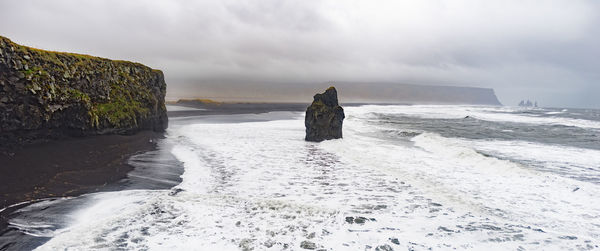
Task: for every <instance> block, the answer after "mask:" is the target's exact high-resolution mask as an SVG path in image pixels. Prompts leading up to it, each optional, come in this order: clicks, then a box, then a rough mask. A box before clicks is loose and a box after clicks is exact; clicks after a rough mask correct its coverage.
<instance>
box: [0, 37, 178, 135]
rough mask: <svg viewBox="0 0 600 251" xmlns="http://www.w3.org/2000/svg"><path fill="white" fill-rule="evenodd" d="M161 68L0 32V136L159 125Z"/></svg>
mask: <svg viewBox="0 0 600 251" xmlns="http://www.w3.org/2000/svg"><path fill="white" fill-rule="evenodd" d="M165 93H166V84H165V81H164V76H163V73H162V72H161V71H159V70H153V69H151V68H149V67H146V66H144V65H141V64H138V63H132V62H126V61H113V60H109V59H104V58H98V57H92V56H87V55H80V54H73V53H61V52H51V51H44V50H39V49H34V48H29V47H25V46H21V45H18V44H15V43H13V42H12V41H10V40H9V39H7V38H5V37H1V36H0V142H1V143H2V144H13V143H28V142H31V141H38V140H39V139H46V138H60V137H62V136H64V135H70V136H82V135H94V134H114V133H118V134H124V133H132V132H135V131H139V130H146V129H149V130H155V131H163V130H164V129H165V128H166V127H167V123H168V118H167V114H166V108H165V104H164V101H165V100H164V99H165Z"/></svg>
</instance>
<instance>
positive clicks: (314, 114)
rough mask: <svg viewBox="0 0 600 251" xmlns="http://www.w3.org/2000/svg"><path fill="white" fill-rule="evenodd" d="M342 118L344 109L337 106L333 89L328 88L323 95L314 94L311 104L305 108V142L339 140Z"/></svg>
mask: <svg viewBox="0 0 600 251" xmlns="http://www.w3.org/2000/svg"><path fill="white" fill-rule="evenodd" d="M344 117H345V116H344V109H343V108H342V107H341V106H339V104H338V98H337V91H336V90H335V87H333V86H332V87H329V88H328V89H327V90H326V91H325V92H324V93H321V94H316V95H315V96H314V100H313V102H312V104H311V105H310V106H309V107H308V108H306V117H305V118H304V126H306V138H305V140H306V141H314V142H320V141H323V140H328V139H339V138H341V137H342V122H343V121H344Z"/></svg>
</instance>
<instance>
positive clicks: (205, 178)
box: [39, 107, 600, 250]
mask: <svg viewBox="0 0 600 251" xmlns="http://www.w3.org/2000/svg"><path fill="white" fill-rule="evenodd" d="M413 108H415V107H413ZM385 109H387V107H386V108H385ZM401 109H405V108H401ZM415 109H417V110H420V112H423V110H422V109H421V108H419V107H416V108H415ZM427 109H428V110H429V111H431V110H432V109H430V108H427ZM441 109H446V108H441ZM447 109H448V110H454V111H456V108H455V107H451V108H447ZM486 109H487V108H486ZM494 109H495V108H494ZM433 110H436V109H433ZM379 111H383V108H379V107H371V108H369V107H366V108H365V107H359V108H348V109H346V113H347V119H346V121H345V122H344V139H340V140H330V141H325V142H321V143H311V142H305V141H304V140H303V137H304V124H303V121H302V119H303V118H296V119H292V120H278V121H267V122H250V123H210V124H206V123H204V124H202V123H187V124H185V125H178V126H174V127H172V128H171V129H170V130H169V135H168V140H172V141H173V142H176V146H175V147H174V148H173V154H174V155H175V156H176V157H177V158H178V159H179V160H180V161H182V162H183V163H184V167H185V172H184V174H183V176H182V177H183V182H182V183H181V184H180V185H178V187H177V189H182V190H183V191H179V190H173V191H144V190H137V191H122V192H110V193H100V194H97V195H94V196H93V197H92V198H91V199H90V202H89V205H86V206H84V207H83V208H82V209H81V210H80V211H78V212H77V213H76V214H75V220H74V222H73V223H72V224H71V225H70V227H68V228H65V229H62V230H60V231H58V232H56V233H55V236H54V238H52V239H51V240H50V241H49V242H47V243H46V244H45V245H43V246H42V247H40V248H39V249H40V250H55V249H65V248H70V249H116V248H126V249H151V250H164V249H173V250H182V249H190V248H192V249H198V250H238V249H254V250H281V249H284V248H286V247H287V248H288V249H291V250H299V249H301V248H300V245H301V243H302V242H303V241H310V242H314V243H316V245H317V247H318V248H325V249H330V250H362V249H365V247H366V246H367V245H369V246H371V247H373V249H374V248H375V247H376V246H378V245H382V244H388V245H390V246H392V247H393V248H394V249H399V250H405V249H409V248H412V249H417V250H419V249H428V248H433V249H453V248H456V249H480V250H482V249H485V250H488V249H489V250H506V249H518V248H528V249H529V248H532V249H546V248H548V249H561V248H565V249H568V248H571V247H573V246H575V245H581V246H585V245H586V244H585V243H584V241H590V243H591V244H593V245H597V243H598V242H599V241H600V236H599V235H598V231H597V229H598V226H599V225H600V223H599V222H598V221H599V219H600V218H599V217H600V201H598V197H597V194H599V193H600V189H599V187H598V185H595V184H592V183H586V182H581V181H577V180H573V179H568V178H564V177H561V176H560V175H554V174H552V173H548V172H539V171H537V170H535V169H531V168H527V167H525V166H522V165H520V164H516V163H513V162H510V161H508V160H500V159H497V158H492V157H486V156H483V155H481V154H479V153H478V152H476V149H477V145H474V144H473V142H468V141H465V140H461V139H450V138H444V137H441V136H439V135H436V134H430V133H424V134H422V135H419V136H417V137H414V138H413V139H412V142H413V144H414V146H411V145H407V144H397V142H395V141H389V140H386V139H385V138H378V137H373V136H372V133H373V132H377V130H379V128H377V127H374V126H372V125H371V124H370V123H368V121H367V120H366V119H365V116H367V115H365V114H370V113H372V112H379ZM405 111H406V110H402V112H405ZM437 111H438V110H436V112H437ZM442 113H443V112H442ZM442 113H440V114H439V116H441V115H443V114H442ZM455 113H456V112H455ZM414 114H417V112H414ZM431 116H438V115H435V114H434V115H431ZM446 116H447V115H446ZM461 116H462V115H461ZM367 119H368V118H367ZM489 143H490V144H491V145H493V144H494V142H489ZM480 147H483V146H480ZM517 147H519V146H517ZM557 151H558V150H557ZM573 154H575V153H573ZM588 157H589V156H588ZM535 158H544V156H542V155H540V156H535ZM590 163H592V162H587V163H583V162H581V164H585V165H588V164H590ZM593 163H595V162H593ZM574 188H579V189H578V190H577V191H573V190H574ZM359 216H360V217H365V218H366V222H365V223H364V224H355V223H353V224H350V223H348V222H347V221H346V217H359ZM371 218H373V219H374V220H370V219H371ZM538 229H539V230H538ZM565 236H569V237H565ZM570 236H576V237H577V238H578V239H576V240H570V239H569V238H572V237H570ZM390 238H397V239H398V241H399V243H400V244H399V245H396V244H393V243H392V242H391V241H390Z"/></svg>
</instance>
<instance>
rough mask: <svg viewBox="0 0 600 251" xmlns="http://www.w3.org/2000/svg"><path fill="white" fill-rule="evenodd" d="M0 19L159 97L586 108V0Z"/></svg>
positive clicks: (182, 5) (7, 4)
mask: <svg viewBox="0 0 600 251" xmlns="http://www.w3.org/2000/svg"><path fill="white" fill-rule="evenodd" d="M0 14H1V15H0V35H2V36H6V37H8V38H9V39H11V40H13V41H14V42H16V43H19V44H23V45H26V46H30V47H35V48H41V49H46V50H52V51H65V52H74V53H82V54H89V55H94V56H99V57H106V58H111V59H119V60H128V61H134V62H140V63H142V64H145V65H148V66H150V67H152V68H155V69H160V70H162V71H163V72H164V74H165V79H166V82H167V86H168V87H167V98H168V99H176V98H180V97H184V98H192V97H197V98H211V97H213V98H215V97H223V98H242V97H246V98H251V99H257V100H263V101H281V100H282V99H286V100H289V99H294V101H298V100H310V97H305V96H304V95H306V94H305V93H314V91H315V88H313V87H306V88H304V89H305V91H303V92H301V93H302V96H300V95H297V96H296V93H294V92H287V91H288V90H298V88H297V87H295V85H310V84H312V85H318V84H322V83H334V84H335V83H336V82H363V83H390V84H389V85H390V86H393V85H394V84H396V83H401V84H416V85H435V86H460V87H477V88H490V89H493V90H494V91H495V93H496V96H497V97H498V99H499V100H500V102H501V103H502V104H504V105H509V106H516V105H517V104H518V102H519V101H521V100H527V99H530V100H532V101H533V100H536V101H538V102H539V104H540V105H541V106H546V107H582V108H599V107H600V100H599V99H598V98H597V97H596V96H597V93H600V85H599V84H598V83H599V82H600V75H599V74H598V73H597V68H598V58H600V49H598V46H597V44H598V42H600V35H598V34H597V32H595V27H597V26H598V24H600V15H599V14H600V4H599V3H597V2H594V1H569V2H563V1H544V2H537V1H486V2H485V3H482V2H477V1H452V2H437V1H435V2H433V1H431V2H429V1H420V2H410V1H400V2H396V1H384V2H377V3H367V2H360V1H350V2H345V3H344V4H338V3H336V2H333V1H315V2H297V1H286V2H280V1H266V2H265V1H262V2H237V1H194V2H183V1H169V2H152V3H148V2H146V1H127V2H122V1H112V0H111V1H93V2H78V1H72V0H60V1H52V2H47V1H28V2H23V1H12V0H10V1H2V2H1V3H0ZM326 87H327V86H325V85H323V86H321V87H320V88H319V89H316V90H320V89H322V88H326ZM300 89H303V88H300ZM236 92H238V93H236ZM344 92H350V93H352V90H340V95H341V96H342V97H343V96H344ZM234 94H236V95H234ZM237 94H239V95H237ZM261 94H262V96H261ZM274 95H281V96H280V97H277V98H275V97H274ZM352 96H355V94H354V93H353V94H352ZM372 101H377V100H372ZM398 102H402V100H399V101H398Z"/></svg>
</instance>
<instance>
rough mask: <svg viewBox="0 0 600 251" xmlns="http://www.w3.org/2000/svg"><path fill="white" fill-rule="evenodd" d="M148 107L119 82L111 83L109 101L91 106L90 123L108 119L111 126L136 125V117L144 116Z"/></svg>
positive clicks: (147, 113)
mask: <svg viewBox="0 0 600 251" xmlns="http://www.w3.org/2000/svg"><path fill="white" fill-rule="evenodd" d="M149 113H150V109H148V108H147V107H144V105H143V104H142V103H141V102H140V101H138V100H136V99H134V97H133V95H132V93H131V92H130V91H129V90H126V89H125V88H123V86H121V85H119V84H113V85H111V99H110V102H107V103H101V104H96V105H95V106H94V107H93V108H92V112H91V117H92V120H93V122H92V125H94V124H95V126H98V124H99V121H104V120H106V121H108V123H109V124H110V125H111V126H113V127H118V128H123V127H131V126H137V125H138V118H146V117H147V116H148V115H149Z"/></svg>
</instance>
